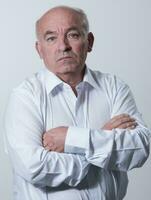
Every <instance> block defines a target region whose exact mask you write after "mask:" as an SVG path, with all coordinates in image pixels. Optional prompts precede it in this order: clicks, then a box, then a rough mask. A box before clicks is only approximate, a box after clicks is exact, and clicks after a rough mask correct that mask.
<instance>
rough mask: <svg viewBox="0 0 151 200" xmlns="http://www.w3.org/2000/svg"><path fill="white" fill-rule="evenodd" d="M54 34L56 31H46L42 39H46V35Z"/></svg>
mask: <svg viewBox="0 0 151 200" xmlns="http://www.w3.org/2000/svg"><path fill="white" fill-rule="evenodd" d="M55 33H56V31H49V30H48V31H46V32H45V33H44V38H46V36H47V35H51V34H55Z"/></svg>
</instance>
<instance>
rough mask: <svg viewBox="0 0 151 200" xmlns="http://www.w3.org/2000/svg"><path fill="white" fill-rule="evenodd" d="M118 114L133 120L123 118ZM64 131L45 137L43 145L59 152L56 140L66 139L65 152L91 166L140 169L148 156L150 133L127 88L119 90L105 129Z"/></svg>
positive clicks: (57, 129) (59, 129)
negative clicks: (78, 157)
mask: <svg viewBox="0 0 151 200" xmlns="http://www.w3.org/2000/svg"><path fill="white" fill-rule="evenodd" d="M121 113H127V114H129V115H130V116H132V117H129V116H128V115H127V117H126V115H125V117H124V116H123V115H121ZM116 115H117V116H116ZM113 116H114V117H113ZM134 119H135V120H134ZM136 125H137V126H136ZM135 126H136V128H135ZM65 128H66V127H57V128H56V129H53V130H50V131H49V132H48V133H46V135H45V136H44V145H46V148H48V150H55V151H59V150H60V149H59V148H57V147H60V143H59V141H60V140H58V138H59V136H62V137H65V148H64V146H63V147H62V150H63V149H65V152H67V153H73V154H81V155H85V157H86V159H87V161H88V162H89V163H91V164H93V165H96V166H98V167H101V168H105V169H111V170H120V171H127V170H130V169H132V168H135V167H140V166H142V164H143V163H144V162H145V160H146V159H147V157H148V155H149V138H150V131H149V129H147V127H146V126H145V124H144V122H143V120H142V118H141V115H140V114H139V112H138V111H137V108H136V105H135V101H134V99H133V96H132V94H131V91H130V90H129V88H128V87H127V86H126V85H123V86H122V87H121V88H120V89H119V91H118V93H117V95H116V98H115V102H114V105H113V110H112V119H111V120H109V122H107V123H106V124H105V125H104V127H102V128H101V129H99V130H94V129H86V128H79V127H69V128H68V129H66V130H65ZM55 131H56V132H57V134H55ZM49 133H51V134H50V135H51V137H50V136H49ZM62 141H63V140H62ZM47 142H48V144H47ZM49 144H50V146H49ZM62 145H64V142H63V143H62Z"/></svg>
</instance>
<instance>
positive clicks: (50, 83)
mask: <svg viewBox="0 0 151 200" xmlns="http://www.w3.org/2000/svg"><path fill="white" fill-rule="evenodd" d="M45 84H46V90H47V94H49V93H50V92H52V90H53V89H54V88H56V87H57V86H59V85H61V84H63V81H62V80H61V79H59V78H58V77H57V76H56V75H55V74H54V73H53V72H51V71H49V70H48V69H47V68H45Z"/></svg>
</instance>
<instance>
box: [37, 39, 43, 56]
mask: <svg viewBox="0 0 151 200" xmlns="http://www.w3.org/2000/svg"><path fill="white" fill-rule="evenodd" d="M35 48H36V50H37V52H38V54H39V56H40V58H41V59H42V58H43V56H42V52H41V46H40V43H39V42H38V41H36V43H35Z"/></svg>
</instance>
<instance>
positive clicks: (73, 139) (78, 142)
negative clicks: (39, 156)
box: [64, 126, 90, 154]
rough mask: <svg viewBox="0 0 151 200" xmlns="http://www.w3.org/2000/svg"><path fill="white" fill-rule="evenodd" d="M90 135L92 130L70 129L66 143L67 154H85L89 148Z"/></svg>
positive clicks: (73, 127) (72, 127)
mask: <svg viewBox="0 0 151 200" xmlns="http://www.w3.org/2000/svg"><path fill="white" fill-rule="evenodd" d="M89 133H90V130H89V129H87V128H79V127H75V126H71V127H69V128H68V131H67V136H66V141H65V149H64V151H65V153H75V154H85V152H86V149H88V146H89Z"/></svg>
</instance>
